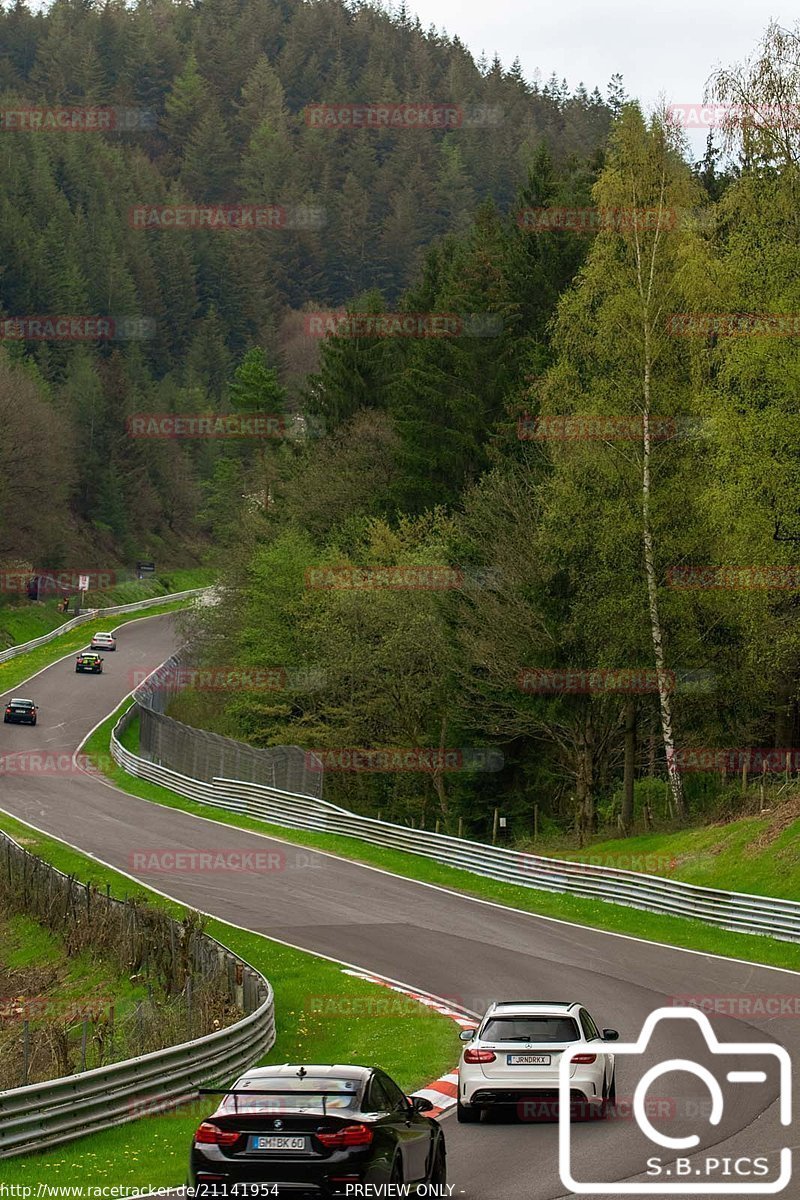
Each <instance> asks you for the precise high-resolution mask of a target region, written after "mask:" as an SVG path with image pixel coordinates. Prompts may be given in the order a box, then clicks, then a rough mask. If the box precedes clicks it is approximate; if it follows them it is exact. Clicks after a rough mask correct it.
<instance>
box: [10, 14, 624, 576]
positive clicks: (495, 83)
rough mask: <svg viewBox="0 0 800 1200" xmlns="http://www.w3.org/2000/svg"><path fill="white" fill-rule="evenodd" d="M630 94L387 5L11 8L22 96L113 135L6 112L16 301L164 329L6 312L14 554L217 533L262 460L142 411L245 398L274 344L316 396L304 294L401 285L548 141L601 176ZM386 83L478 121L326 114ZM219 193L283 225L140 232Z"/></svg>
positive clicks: (388, 94) (90, 553)
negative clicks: (156, 423)
mask: <svg viewBox="0 0 800 1200" xmlns="http://www.w3.org/2000/svg"><path fill="white" fill-rule="evenodd" d="M620 98H621V89H620V83H619V80H614V81H612V85H611V87H610V89H609V95H608V98H607V99H604V98H603V97H602V96H601V95H600V93H599V92H598V91H597V90H596V89H595V90H594V91H592V93H591V94H589V93H588V92H587V91H586V90H585V89H584V88H583V87H581V88H579V89H578V90H577V91H576V93H575V94H569V93H568V91H567V88H566V86H565V85H563V84H560V83H559V82H558V81H557V80H555V79H551V80H550V81H549V82H548V83H547V84H545V85H544V86H542V85H540V84H538V83H536V82H533V81H528V80H526V79H525V78H524V77H523V74H522V71H521V69H520V67H519V64H518V63H515V64H513V65H512V66H510V67H506V66H503V65H502V64H501V63H500V62H499V61H497V60H494V61H492V62H487V61H483V60H481V61H478V62H476V61H475V60H474V59H473V57H472V55H471V54H470V53H469V52H468V50H467V49H466V48H465V46H464V45H463V44H462V43H460V42H459V40H458V39H457V38H452V37H449V36H448V35H446V34H445V33H443V32H439V31H437V30H435V29H433V28H431V29H429V30H424V29H423V28H422V27H421V26H420V24H419V22H418V21H417V20H412V19H411V18H410V17H409V16H408V14H407V13H406V12H405V10H404V9H400V10H399V11H398V12H396V13H394V14H391V13H389V12H387V11H385V10H384V9H382V8H380V7H378V6H374V5H371V4H344V3H341V2H340V0H321V2H314V3H305V2H302V0H279V2H278V0H207V2H205V3H202V4H198V5H191V6H187V5H184V4H178V3H172V2H170V0H155V3H152V2H148V3H138V4H133V5H127V4H122V3H108V4H99V3H91V2H89V3H84V2H83V0H56V2H55V3H54V4H52V5H50V6H49V7H47V8H46V9H40V8H34V7H29V6H28V5H27V4H26V3H24V2H22V0H14V2H13V3H7V4H5V5H3V6H2V7H0V108H2V110H3V112H4V114H9V113H13V112H15V111H16V112H19V111H21V110H25V109H33V110H53V109H58V108H59V107H60V108H65V107H66V108H69V109H75V110H79V111H83V110H85V109H90V110H99V111H101V112H111V113H113V114H114V121H113V122H112V123H113V125H114V128H111V129H108V130H106V131H101V132H96V131H95V132H89V131H73V130H69V131H62V130H58V129H56V130H53V131H49V130H45V129H42V130H38V131H31V130H30V129H26V128H17V127H14V126H13V124H11V123H10V121H11V118H10V117H9V116H7V115H6V116H4V127H3V130H2V139H0V263H1V264H2V274H1V275H0V318H2V319H4V320H8V319H15V318H19V317H23V316H25V317H32V316H42V315H51V316H52V315H55V314H61V315H68V316H75V315H91V316H95V317H96V316H100V317H111V318H113V319H115V320H119V319H124V320H128V321H131V320H132V321H135V322H138V323H139V324H138V326H136V328H138V329H139V330H140V332H142V334H143V336H131V337H129V338H124V339H119V338H116V339H115V338H112V339H108V340H103V339H99V340H91V339H87V340H81V341H69V340H67V341H64V340H20V339H19V338H18V337H15V336H14V334H13V332H8V331H6V329H5V328H4V336H3V343H4V345H3V347H2V348H0V351H1V352H2V363H0V407H2V410H3V412H6V411H7V412H8V413H9V414H10V415H9V422H10V431H11V436H10V437H9V438H8V439H4V441H3V443H2V445H0V556H2V557H3V558H4V559H10V558H16V557H19V556H24V557H27V558H28V559H30V560H31V561H35V562H36V563H37V564H39V565H43V566H50V567H57V566H59V565H60V564H61V563H69V564H71V563H73V562H74V561H75V560H76V559H79V560H80V561H81V562H83V563H85V564H87V565H88V564H90V563H92V562H96V563H102V564H107V563H108V562H109V561H116V559H117V558H119V559H125V560H130V559H131V558H132V557H135V556H136V555H145V556H157V557H159V558H163V559H167V558H169V559H172V560H173V561H177V560H178V559H180V558H181V556H182V555H184V554H186V553H189V552H190V551H192V550H196V549H197V546H198V544H199V543H201V542H202V540H203V539H204V538H207V537H208V536H209V534H210V533H211V532H212V528H211V525H210V523H209V520H208V519H207V518H206V517H205V516H204V515H203V514H204V513H205V512H206V506H205V498H206V496H207V493H208V488H209V487H210V488H211V491H212V493H213V489H214V484H213V479H214V472H215V470H216V469H217V467H218V466H219V463H220V460H223V459H224V460H225V461H226V462H227V461H229V460H231V458H233V459H235V460H242V461H244V462H245V463H248V462H250V461H251V460H252V459H253V458H254V457H257V455H255V456H254V455H253V453H251V452H250V451H249V450H248V449H247V448H246V447H240V449H239V451H236V450H234V451H231V449H230V447H228V449H227V450H225V451H224V452H223V451H221V450H220V448H219V444H218V443H214V442H205V443H200V442H189V441H184V442H178V441H169V440H162V441H147V440H144V439H139V440H137V439H134V438H130V437H128V436H126V418H127V417H128V416H130V415H131V414H136V413H141V412H166V413H178V414H180V413H187V414H196V413H198V412H203V413H208V412H225V411H227V410H228V408H229V407H230V406H231V397H230V394H229V388H230V385H231V382H232V379H233V375H234V371H235V369H236V368H237V366H238V365H239V364H240V363H241V361H242V359H243V357H244V355H245V354H246V352H247V351H248V350H249V349H251V348H253V347H255V346H258V347H261V348H263V349H264V350H265V352H266V354H267V356H268V359H269V361H270V363H271V364H272V365H274V366H276V367H277V368H279V370H280V373H281V377H282V379H283V381H284V382H285V384H286V386H287V389H288V391H287V397H286V402H287V403H288V404H289V406H290V408H292V407H293V410H297V408H298V406H299V405H300V403H301V400H300V394H299V390H300V389H299V384H300V382H301V381H302V380H303V379H304V377H305V375H306V374H307V373H308V371H309V370H310V369H313V368H314V367H315V366H316V365H317V356H318V351H319V344H318V342H315V341H313V340H312V339H309V338H307V337H305V336H303V334H302V321H303V318H302V315H301V312H302V310H303V309H309V310H320V309H322V310H328V309H332V308H337V307H341V306H342V305H344V304H345V303H346V302H349V301H351V300H352V299H353V298H354V297H355V296H357V295H359V294H360V293H362V292H364V291H368V290H370V289H378V290H379V291H380V292H381V295H382V296H383V297H384V299H385V301H386V302H387V303H389V304H392V303H394V302H396V301H397V299H398V297H399V296H400V295H401V294H402V293H404V292H405V291H406V290H407V289H409V288H410V287H412V286H414V285H416V281H417V280H418V278H419V274H420V270H421V267H422V263H423V260H424V258H425V255H426V253H427V251H428V249H429V247H430V246H431V245H433V244H434V243H436V242H437V241H438V240H439V239H441V238H442V237H443V236H444V235H448V234H452V233H454V232H455V233H458V232H464V231H466V230H468V229H469V228H470V227H471V222H472V218H473V214H474V212H475V210H476V208H477V207H478V206H480V205H482V204H489V205H491V206H494V207H495V208H496V209H497V210H498V211H500V212H504V211H506V212H507V211H509V210H510V208H511V206H512V205H513V203H514V202H515V196H516V192H517V189H518V185H519V181H520V179H522V178H524V176H525V174H526V171H527V170H528V167H529V165H530V163H531V162H532V161H533V159H534V157H535V155H536V154H537V153H538V151H539V148H540V147H541V146H542V145H546V146H548V147H549V151H550V154H551V155H552V156H553V158H554V161H555V162H556V163H557V164H558V169H559V170H560V171H561V172H563V173H564V178H565V179H571V178H572V177H574V176H581V175H582V174H585V173H586V172H587V171H591V170H592V165H591V164H594V163H596V162H597V160H598V158H599V156H600V155H601V152H602V146H603V144H604V142H605V139H606V136H607V133H608V129H609V126H610V122H611V119H612V117H613V115H614V112H615V110H616V108H617V107H618V105H619V102H620ZM377 102H384V103H397V104H404V103H406V104H408V103H411V104H420V103H422V104H434V105H451V106H455V108H456V109H457V110H458V113H459V118H458V121H457V122H456V123H455V126H454V127H452V128H444V129H441V130H439V129H431V130H424V131H416V130H414V129H407V130H399V131H398V130H396V129H391V128H382V129H340V130H335V129H334V130H331V129H328V128H318V127H315V125H314V123H313V120H311V118H310V117H309V115H308V114H309V111H310V109H311V107H312V106H318V105H329V106H330V105H336V104H340V103H359V104H365V103H377ZM213 204H225V205H233V206H236V205H254V206H270V205H271V206H275V207H276V209H278V210H279V211H280V212H281V214H282V216H281V219H280V227H278V228H267V229H264V230H259V231H247V230H242V229H238V230H237V229H213V230H212V229H170V228H153V227H147V228H141V227H138V226H137V224H136V219H135V218H133V217H132V216H131V213H132V210H135V209H136V208H137V206H138V207H143V206H158V205H213ZM481 307H482V306H481ZM23 413H24V414H25V415H24V417H22V416H21V415H20V414H23ZM45 428H46V429H48V430H50V431H51V433H52V436H49V437H43V436H42V433H43V430H44V429H45ZM34 464H35V471H36V473H37V481H36V484H35V485H32V483H31V479H32V474H33V471H34ZM219 470H221V471H222V472H223V473H224V472H225V470H227V467H226V466H224V465H222V466H219ZM32 493H33V495H34V496H35V495H41V494H43V493H46V494H47V495H48V496H50V497H52V500H53V503H52V504H48V505H38V504H36V503H32V502H31V496H32Z"/></svg>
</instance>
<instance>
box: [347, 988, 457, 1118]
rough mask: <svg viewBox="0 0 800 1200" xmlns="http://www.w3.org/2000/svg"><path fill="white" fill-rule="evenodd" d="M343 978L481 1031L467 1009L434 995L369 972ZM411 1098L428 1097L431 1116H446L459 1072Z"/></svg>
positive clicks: (417, 1092)
mask: <svg viewBox="0 0 800 1200" xmlns="http://www.w3.org/2000/svg"><path fill="white" fill-rule="evenodd" d="M342 974H343V975H354V976H355V978H356V979H365V980H366V981H367V982H368V983H377V984H379V985H380V986H381V987H385V988H389V990H390V991H392V992H399V993H400V995H401V996H409V997H410V998H411V999H412V1000H416V1002H417V1003H418V1004H424V1005H425V1007H426V1008H430V1009H432V1010H433V1011H434V1012H437V1013H440V1014H441V1016H443V1017H449V1018H450V1020H451V1021H455V1023H456V1025H460V1026H461V1028H462V1029H477V1027H478V1020H477V1018H476V1017H474V1016H473V1015H472V1014H471V1013H468V1012H467V1010H466V1009H465V1008H459V1006H458V1005H454V1004H448V1002H447V1001H446V1000H443V999H442V998H441V997H440V996H434V995H432V994H431V993H430V992H418V991H415V990H414V989H413V988H408V987H404V986H403V985H402V984H400V983H392V982H391V981H390V980H388V979H382V978H381V976H380V975H370V974H368V973H367V972H366V971H353V970H349V969H345V970H343V972H342ZM411 1094H412V1095H413V1096H424V1097H425V1099H426V1100H430V1101H431V1103H432V1104H433V1108H432V1109H431V1110H430V1112H429V1113H428V1114H427V1115H428V1116H429V1117H438V1116H441V1114H442V1113H446V1112H448V1111H449V1110H450V1109H451V1108H454V1107H455V1103H456V1100H457V1098H458V1072H457V1071H449V1072H448V1073H447V1074H446V1075H442V1076H440V1077H439V1079H434V1081H433V1083H429V1084H428V1086H427V1087H424V1088H419V1089H418V1090H417V1091H416V1092H412V1093H411Z"/></svg>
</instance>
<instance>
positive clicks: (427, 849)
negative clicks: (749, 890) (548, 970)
mask: <svg viewBox="0 0 800 1200" xmlns="http://www.w3.org/2000/svg"><path fill="white" fill-rule="evenodd" d="M134 697H135V693H134ZM135 712H136V705H133V706H132V707H131V708H129V709H128V710H127V712H125V713H123V715H122V717H121V718H120V720H119V721H118V722H117V724H116V725H115V727H114V731H113V733H112V736H111V754H112V756H113V758H114V760H115V762H116V763H117V764H118V765H119V766H120V767H122V768H123V769H124V770H125V771H128V772H129V773H130V774H131V775H136V776H138V777H139V778H141V779H147V780H149V781H150V782H151V783H157V784H161V785H162V786H163V787H166V788H170V789H171V790H172V791H174V792H178V793H179V794H180V795H182V796H187V797H188V798H189V799H191V800H195V801H199V802H201V803H203V804H209V805H212V806H214V807H216V808H223V809H226V810H227V811H229V812H237V813H244V814H245V815H246V816H249V817H256V818H258V819H260V820H262V821H266V822H269V823H270V824H272V825H282V826H285V827H286V828H289V829H313V830H317V831H319V832H322V833H337V834H344V835H345V836H347V837H354V838H359V839H360V840H361V841H364V842H372V843H374V844H375V845H378V846H390V847H391V848H392V849H395V850H405V851H408V852H409V853H411V854H420V855H423V856H424V857H425V858H431V859H434V861H436V862H438V863H443V864H445V865H446V866H450V867H458V868H460V869H461V870H464V871H470V872H472V874H473V875H483V876H486V877H487V878H489V879H496V880H499V881H501V882H503V883H512V884H516V885H518V886H520V887H528V888H536V889H539V890H541V891H547V892H560V893H568V894H570V895H573V896H584V897H587V898H590V899H593V900H605V901H606V902H608V903H611V904H623V905H626V906H628V907H630V908H640V909H645V910H647V911H650V912H658V913H666V914H668V915H670V916H674V917H686V918H689V919H691V920H694V921H703V922H705V923H706V924H709V925H716V926H719V927H720V928H722V929H731V930H736V931H737V932H739V933H751V934H763V935H766V936H770V937H775V938H779V939H781V940H782V941H789V942H797V941H800V903H798V902H797V901H794V900H782V899H779V898H778V897H775V896H751V895H747V894H746V893H743V892H726V891H721V890H718V889H716V888H708V887H700V886H698V885H696V884H691V883H681V882H680V881H679V880H675V879H663V878H660V877H659V876H656V875H645V874H641V873H639V872H637V871H623V870H619V869H615V868H609V867H598V866H593V865H592V864H589V863H577V862H562V861H561V860H560V859H555V858H544V857H542V856H541V855H536V854H525V853H523V852H521V851H515V850H509V849H507V848H506V847H503V846H488V845H486V844H485V843H482V842H471V841H467V840H466V839H465V838H457V837H449V836H447V835H446V834H441V833H432V832H429V831H427V830H424V829H407V828H406V827H405V826H403V825H392V824H390V823H389V822H388V821H378V820H376V819H374V818H372V817H362V816H359V815H358V814H357V813H352V812H348V810H347V809H344V808H339V807H337V805H335V804H330V803H328V802H327V801H326V800H320V799H317V798H316V797H315V796H303V795H297V794H295V793H293V792H282V791H279V790H278V789H277V788H271V787H266V786H264V785H263V784H255V783H244V782H242V781H239V780H231V779H214V780H212V781H211V782H210V783H207V782H202V781H200V780H197V779H189V778H187V777H186V776H185V775H180V774H179V773H178V772H177V771H172V770H170V769H169V768H168V767H164V766H161V765H160V764H158V763H154V762H149V761H148V760H147V759H144V758H141V757H140V756H139V755H137V754H133V753H132V752H131V751H130V750H128V749H126V747H125V746H123V745H122V743H121V742H120V741H119V738H118V736H117V735H118V734H119V733H120V732H121V731H122V730H123V729H124V728H125V727H126V726H127V725H128V724H129V722H130V721H131V720H132V718H133V716H134V714H135Z"/></svg>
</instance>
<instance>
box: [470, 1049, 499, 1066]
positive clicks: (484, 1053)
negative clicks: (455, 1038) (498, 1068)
mask: <svg viewBox="0 0 800 1200" xmlns="http://www.w3.org/2000/svg"><path fill="white" fill-rule="evenodd" d="M496 1057H497V1056H496V1054H495V1052H494V1050H465V1051H464V1062H468V1063H488V1062H494V1060H495V1058H496Z"/></svg>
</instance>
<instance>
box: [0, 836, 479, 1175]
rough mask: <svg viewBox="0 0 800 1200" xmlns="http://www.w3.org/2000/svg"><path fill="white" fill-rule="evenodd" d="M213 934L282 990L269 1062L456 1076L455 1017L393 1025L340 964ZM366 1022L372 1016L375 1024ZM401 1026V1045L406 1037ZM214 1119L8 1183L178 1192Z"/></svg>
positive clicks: (74, 861)
mask: <svg viewBox="0 0 800 1200" xmlns="http://www.w3.org/2000/svg"><path fill="white" fill-rule="evenodd" d="M0 829H3V830H5V831H6V832H7V833H9V834H10V835H11V836H12V837H13V838H15V839H16V840H17V841H18V842H19V843H20V844H21V845H23V846H25V848H26V849H27V850H30V851H31V852H32V853H33V854H37V855H39V856H40V857H41V858H43V859H45V860H46V861H47V862H50V863H52V864H53V865H54V866H55V867H58V869H59V870H61V871H65V872H67V873H68V874H75V875H77V876H78V878H79V879H81V880H82V881H84V882H85V881H87V880H90V881H91V882H92V883H96V884H98V886H100V887H105V885H106V884H109V885H110V887H111V889H112V892H113V894H114V895H116V896H124V895H131V896H140V897H141V898H142V899H145V900H147V902H148V903H150V904H154V905H159V906H161V907H163V908H165V909H167V911H169V912H170V913H172V914H173V915H174V916H176V917H178V918H180V917H182V916H183V915H184V913H185V911H186V910H185V908H184V906H183V905H181V904H178V903H176V902H173V901H171V900H167V899H165V898H164V897H162V896H158V895H157V894H156V893H154V892H151V891H150V890H149V889H148V888H145V887H142V886H139V885H136V884H134V883H132V881H131V880H130V879H127V878H126V877H125V876H124V875H120V874H118V873H117V872H116V871H114V870H112V869H111V868H108V867H104V866H102V865H101V864H100V863H97V862H95V861H94V860H93V859H91V858H89V857H87V856H86V855H84V854H80V853H79V852H78V851H76V850H73V849H71V848H70V847H69V846H65V845H64V843H63V842H59V841H57V840H56V839H54V838H51V837H48V836H46V835H44V834H40V833H37V832H36V831H35V830H32V829H30V828H28V826H27V825H24V824H23V823H22V822H20V821H17V820H15V819H14V818H13V817H10V816H8V815H7V814H6V813H3V812H0ZM206 928H207V930H208V932H209V933H210V934H211V936H212V937H215V938H217V939H218V940H219V941H220V942H222V943H224V945H226V946H228V947H230V949H231V950H233V951H234V952H235V953H236V954H239V955H240V956H241V957H242V958H244V959H245V960H246V961H247V962H249V963H251V964H252V965H253V966H254V967H255V968H256V969H257V970H259V971H261V972H262V973H263V974H264V975H266V976H267V978H268V979H269V980H270V982H271V983H272V986H273V988H274V990H275V1008H276V1018H277V1021H276V1023H277V1041H276V1043H275V1046H274V1047H273V1049H272V1050H271V1051H270V1052H269V1054H268V1055H266V1057H265V1058H264V1059H263V1060H262V1061H263V1062H265V1063H267V1062H293V1061H304V1062H314V1061H316V1062H341V1063H366V1064H380V1065H381V1066H382V1067H383V1068H384V1069H385V1070H386V1071H388V1072H389V1074H390V1075H392V1076H393V1077H394V1078H395V1079H396V1080H397V1082H398V1083H399V1084H400V1085H401V1086H402V1087H404V1088H405V1089H406V1090H408V1091H412V1090H413V1089H414V1088H417V1087H420V1086H422V1085H424V1084H425V1083H428V1082H429V1081H430V1080H431V1079H434V1078H436V1077H438V1076H439V1075H440V1074H442V1073H443V1072H444V1071H448V1070H451V1069H452V1066H453V1064H454V1062H455V1061H456V1059H457V1057H458V1038H457V1030H456V1026H454V1025H453V1023H452V1021H450V1020H449V1018H446V1017H441V1016H439V1015H438V1014H436V1013H433V1012H431V1011H430V1009H428V1008H426V1007H424V1006H423V1005H419V1006H414V1008H413V1009H412V1008H411V1006H410V1005H409V1006H404V1008H403V1013H402V1016H398V1015H397V1013H393V1014H392V1016H391V1017H389V1018H387V1017H386V1016H384V1015H383V1012H384V1011H385V1008H383V1006H381V1005H380V1004H376V1003H375V1001H376V1000H377V999H378V998H385V996H386V992H385V991H384V989H382V988H380V987H378V986H377V985H374V984H370V983H367V982H365V981H364V980H361V979H355V978H354V977H353V976H351V975H344V974H343V973H342V970H341V968H340V967H339V966H338V965H337V964H335V963H332V962H328V961H327V960H326V959H322V958H318V957H316V956H315V955H313V954H306V953H304V952H303V951H300V950H293V949H291V948H290V947H288V946H281V945H279V944H278V943H277V942H273V941H270V939H269V938H267V937H264V936H263V935H261V934H258V933H250V932H248V931H247V930H243V929H238V928H236V927H235V926H232V925H228V924H227V923H226V922H224V921H217V920H209V921H208V922H207V926H206ZM320 997H336V999H337V1003H336V1004H333V1005H326V1006H320V1003H319V1001H320ZM338 1001H341V1003H338ZM331 1009H334V1010H335V1011H333V1012H331V1011H330V1010H331ZM365 1013H369V1014H374V1015H372V1016H371V1017H370V1019H368V1017H367V1016H366V1015H365ZM409 1020H410V1021H411V1022H412V1026H411V1028H409V1026H408V1021H409ZM401 1022H402V1025H403V1036H400V1035H399V1034H400V1030H399V1025H400V1023H401ZM409 1035H410V1036H409ZM208 1111H209V1105H208V1102H207V1101H205V1102H203V1103H202V1104H200V1105H195V1104H192V1105H190V1106H188V1108H187V1109H179V1110H176V1112H175V1113H166V1114H163V1115H160V1116H145V1117H141V1118H140V1119H138V1120H136V1121H134V1122H131V1123H130V1124H128V1125H125V1126H121V1127H120V1128H117V1129H109V1130H103V1131H102V1132H100V1133H97V1134H94V1135H91V1136H89V1137H85V1138H80V1139H79V1140H78V1141H75V1142H70V1143H68V1144H67V1145H66V1146H61V1147H56V1148H55V1149H53V1150H48V1151H44V1152H42V1153H41V1154H35V1155H25V1156H22V1157H19V1158H10V1159H3V1164H2V1178H3V1182H4V1184H9V1185H10V1184H31V1183H34V1184H35V1183H39V1182H44V1181H47V1182H48V1183H50V1184H64V1185H77V1186H83V1187H97V1186H103V1185H118V1186H119V1185H124V1186H127V1187H137V1188H141V1189H142V1190H145V1189H147V1188H149V1187H174V1186H177V1185H179V1184H181V1183H183V1182H184V1180H185V1175H186V1162H187V1155H188V1147H189V1141H190V1138H191V1135H192V1133H193V1131H194V1130H195V1129H196V1127H197V1125H198V1123H199V1121H200V1120H201V1119H202V1117H203V1115H205V1114H207V1113H208Z"/></svg>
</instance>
